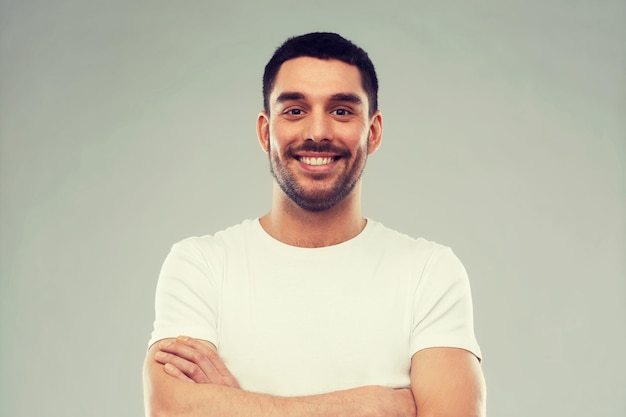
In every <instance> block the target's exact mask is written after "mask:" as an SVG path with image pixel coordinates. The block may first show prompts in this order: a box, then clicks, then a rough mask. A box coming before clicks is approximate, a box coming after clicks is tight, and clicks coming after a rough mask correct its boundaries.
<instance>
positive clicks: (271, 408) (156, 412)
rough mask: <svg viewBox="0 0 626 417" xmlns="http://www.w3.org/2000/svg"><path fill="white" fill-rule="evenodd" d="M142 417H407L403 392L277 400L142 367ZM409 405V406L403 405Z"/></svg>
mask: <svg viewBox="0 0 626 417" xmlns="http://www.w3.org/2000/svg"><path fill="white" fill-rule="evenodd" d="M144 378H146V381H144V387H145V396H146V398H145V401H146V415H147V416H150V417H179V416H180V417H182V416H184V417H316V416H323V417H352V416H354V417H367V416H372V417H374V416H380V417H383V416H402V417H406V416H413V415H414V411H412V410H411V409H412V408H413V404H412V401H413V400H412V396H411V394H410V392H409V391H408V390H392V389H389V388H383V387H376V386H370V387H362V388H355V389H351V390H345V391H337V392H331V393H327V394H320V395H313V396H306V397H278V396H271V395H266V394H259V393H252V392H248V391H244V390H241V389H237V388H231V387H226V386H222V385H215V384H195V383H191V382H184V381H180V380H177V379H175V378H172V377H170V376H169V375H167V374H166V373H165V372H163V370H162V365H160V364H157V363H146V369H145V374H144ZM409 401H410V403H409Z"/></svg>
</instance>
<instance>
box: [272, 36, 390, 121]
mask: <svg viewBox="0 0 626 417" xmlns="http://www.w3.org/2000/svg"><path fill="white" fill-rule="evenodd" d="M302 56H307V57H313V58H320V59H337V60H339V61H343V62H345V63H347V64H350V65H354V66H356V67H357V68H358V69H359V72H360V73H361V83H362V84H363V89H364V90H365V93H366V94H367V98H368V101H369V116H370V117H372V116H373V115H374V112H375V111H376V110H377V109H378V78H377V77H376V70H375V69H374V64H372V61H371V60H370V58H369V56H368V55H367V52H365V51H364V50H363V49H361V48H359V47H358V46H356V45H355V44H353V43H352V42H350V41H349V40H347V39H345V38H343V37H342V36H340V35H338V34H336V33H330V32H314V33H307V34H305V35H301V36H294V37H292V38H289V39H287V40H286V41H285V43H283V44H282V45H281V46H279V47H278V49H276V52H274V55H272V58H271V59H270V60H269V62H268V63H267V65H266V66H265V72H264V73H263V107H264V109H265V111H266V112H267V113H268V114H269V109H270V106H269V96H270V93H271V92H272V90H273V88H274V81H275V80H276V75H277V74H278V70H279V69H280V67H281V65H282V64H283V63H284V62H285V61H288V60H290V59H294V58H299V57H302Z"/></svg>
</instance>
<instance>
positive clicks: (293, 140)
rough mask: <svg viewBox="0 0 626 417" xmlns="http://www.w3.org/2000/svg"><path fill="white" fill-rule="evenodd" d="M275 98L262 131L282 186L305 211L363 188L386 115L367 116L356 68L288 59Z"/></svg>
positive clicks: (260, 124) (333, 202)
mask: <svg viewBox="0 0 626 417" xmlns="http://www.w3.org/2000/svg"><path fill="white" fill-rule="evenodd" d="M269 98H270V100H269V103H270V115H269V116H268V115H267V114H265V113H261V115H260V116H259V119H258V123H257V132H258V134H259V139H260V141H261V145H262V146H263V148H264V149H265V150H266V151H267V152H268V154H269V160H270V169H271V172H272V174H273V175H274V178H275V179H276V182H277V183H278V185H279V186H280V188H281V189H282V191H283V192H284V193H285V194H286V195H287V196H288V197H289V198H290V199H291V200H292V201H293V202H294V203H296V204H297V205H298V206H300V207H301V208H303V209H305V210H309V211H322V210H327V209H330V208H331V207H334V206H335V205H336V204H337V203H339V202H340V201H342V200H343V199H344V198H345V197H347V196H348V195H349V194H350V193H351V192H352V190H353V189H354V187H355V186H356V184H357V183H358V182H359V180H360V177H361V173H362V172H363V169H364V168H365V161H366V159H367V155H368V154H369V153H372V152H374V151H375V150H376V148H377V147H378V144H379V141H380V137H381V136H382V117H381V116H380V113H379V112H376V114H375V115H374V116H373V117H372V118H371V119H370V118H369V117H368V100H367V94H366V93H365V91H364V90H363V87H362V85H361V74H360V72H359V70H358V68H357V67H355V66H352V65H349V64H346V63H344V62H342V61H338V60H322V59H317V58H311V57H300V58H295V59H291V60H288V61H286V62H285V63H283V65H282V66H281V68H280V70H279V72H278V74H277V76H276V80H275V82H274V89H273V91H272V92H271V94H270V97H269Z"/></svg>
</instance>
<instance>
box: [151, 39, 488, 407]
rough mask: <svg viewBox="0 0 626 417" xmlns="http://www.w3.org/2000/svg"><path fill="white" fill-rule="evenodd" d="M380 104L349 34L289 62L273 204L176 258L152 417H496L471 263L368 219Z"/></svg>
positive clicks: (275, 107) (194, 241)
mask: <svg viewBox="0 0 626 417" xmlns="http://www.w3.org/2000/svg"><path fill="white" fill-rule="evenodd" d="M377 91H378V81H377V77H376V73H375V71H374V67H373V65H372V63H371V61H370V59H369V57H368V56H367V54H366V53H365V51H363V50H362V49H360V48H359V47H357V46H356V45H354V44H352V43H351V42H349V41H347V40H346V39H344V38H342V37H340V36H339V35H336V34H332V33H311V34H307V35H303V36H299V37H295V38H291V39H289V40H287V41H286V42H285V43H284V44H283V45H282V46H281V47H280V48H278V49H277V51H276V52H275V54H274V56H273V57H272V59H271V60H270V62H269V63H268V64H267V66H266V68H265V73H264V78H263V93H264V110H263V111H262V112H261V113H260V114H259V116H258V119H257V134H258V138H259V142H260V144H261V147H262V148H263V150H264V151H265V152H267V153H268V155H269V162H270V168H271V172H272V174H273V177H274V183H273V184H274V186H273V201H272V207H271V209H270V211H269V212H268V213H267V214H265V215H264V216H262V217H260V218H259V219H255V220H247V221H244V222H243V223H242V224H240V225H237V226H234V227H231V228H229V229H227V230H225V231H222V232H219V233H217V234H216V235H214V236H204V237H199V238H191V239H186V240H184V241H182V242H179V243H177V244H176V245H174V246H173V248H172V251H171V252H170V254H169V255H168V257H167V259H166V261H165V263H164V265H163V269H162V271H161V275H160V277H159V283H158V286H157V296H156V320H155V327H154V331H153V334H152V339H151V341H150V345H151V347H150V349H149V351H148V354H147V357H146V362H145V367H144V386H145V402H146V412H147V414H148V415H150V416H220V417H228V416H252V417H263V416H268V417H269V416H288V417H298V416H358V417H363V416H403V417H406V416H415V415H417V416H419V417H424V416H446V417H451V416H459V417H460V416H462V417H470V416H484V414H485V387H484V381H483V377H482V372H481V370H480V365H479V359H478V358H479V357H480V351H479V347H478V345H477V343H476V340H475V338H474V333H473V324H472V305H471V296H470V291H469V284H468V280H467V276H466V274H465V270H464V269H463V266H462V265H461V263H460V262H459V261H458V260H457V258H456V257H455V256H454V255H453V253H452V251H450V249H448V248H446V247H444V246H441V245H438V244H435V243H433V242H429V241H426V240H424V239H412V238H409V237H407V236H405V235H402V234H400V233H398V232H395V231H392V230H390V229H387V228H386V227H384V226H383V225H382V224H380V223H377V222H375V221H373V220H371V219H366V218H364V217H363V216H362V215H361V180H360V178H361V173H362V171H363V169H364V167H365V162H366V159H367V156H368V155H369V154H372V153H374V152H375V151H376V150H377V149H378V147H379V145H380V141H381V138H382V130H383V123H382V115H381V113H380V111H379V110H378V105H377ZM180 335H183V336H180ZM177 336H178V337H177Z"/></svg>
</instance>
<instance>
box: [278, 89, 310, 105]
mask: <svg viewBox="0 0 626 417" xmlns="http://www.w3.org/2000/svg"><path fill="white" fill-rule="evenodd" d="M289 100H304V94H302V93H297V92H292V91H286V92H284V93H281V94H280V95H279V96H278V97H276V102H277V103H283V102H285V101H289Z"/></svg>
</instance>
